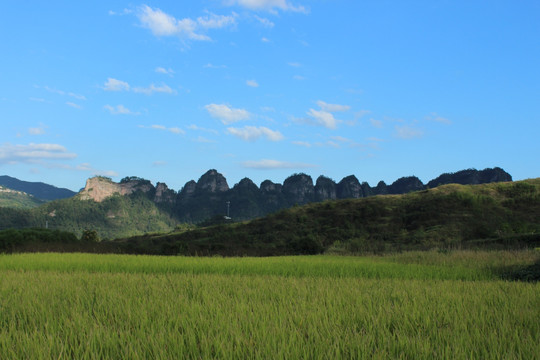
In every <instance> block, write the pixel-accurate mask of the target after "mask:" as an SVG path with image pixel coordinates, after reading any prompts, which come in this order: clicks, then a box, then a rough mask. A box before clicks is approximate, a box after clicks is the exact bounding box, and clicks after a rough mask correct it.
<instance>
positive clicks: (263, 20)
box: [255, 15, 275, 28]
mask: <svg viewBox="0 0 540 360" xmlns="http://www.w3.org/2000/svg"><path fill="white" fill-rule="evenodd" d="M255 19H257V21H258V22H259V23H260V24H261V25H262V26H264V27H267V28H273V27H274V25H275V24H274V23H273V22H272V21H270V20H268V19H267V18H262V17H260V16H257V15H255Z"/></svg>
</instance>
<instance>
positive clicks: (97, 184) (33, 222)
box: [0, 168, 512, 238]
mask: <svg viewBox="0 0 540 360" xmlns="http://www.w3.org/2000/svg"><path fill="white" fill-rule="evenodd" d="M2 178H5V177H2ZM511 180H512V177H511V176H510V174H508V173H507V172H505V171H504V170H503V169H501V168H492V169H484V170H481V171H479V170H475V169H468V170H462V171H458V172H456V173H446V174H442V175H441V176H439V177H437V178H435V179H433V180H431V181H429V182H428V183H427V184H423V183H422V181H420V179H418V178H417V177H415V176H409V177H403V178H400V179H398V180H396V181H395V182H393V183H392V184H390V185H387V184H385V183H384V182H382V181H381V182H379V183H378V184H377V186H375V187H371V186H370V185H369V184H368V183H367V182H362V183H360V181H359V180H358V179H357V178H356V176H354V175H350V176H347V177H345V178H343V179H342V180H340V181H339V182H335V181H334V180H332V179H330V178H328V177H325V176H319V177H318V178H317V180H316V181H315V183H314V182H313V179H312V178H311V177H310V176H309V175H306V174H294V175H291V176H289V177H288V178H287V179H285V181H284V182H283V184H279V183H273V182H271V181H270V180H265V181H263V182H262V183H261V184H260V186H257V185H255V184H254V183H253V181H251V180H250V179H248V178H244V179H242V180H241V181H240V182H238V183H237V184H235V185H234V186H233V187H229V185H228V183H227V180H226V179H225V177H224V176H223V175H222V174H220V173H219V172H218V171H216V170H213V169H212V170H209V171H207V172H206V173H205V174H203V175H202V176H201V177H200V178H199V179H198V181H194V180H191V181H189V182H187V183H186V184H185V186H184V187H183V188H182V189H181V190H180V191H178V192H176V191H175V190H172V189H169V188H168V187H167V185H166V184H164V183H160V182H158V183H157V184H156V185H155V186H154V185H153V184H152V183H151V182H150V181H149V180H145V179H142V178H139V177H126V178H124V179H122V180H121V181H120V182H119V183H116V182H114V181H112V180H111V179H109V178H106V177H99V176H98V177H93V178H90V179H88V180H87V182H86V186H85V187H84V189H82V190H81V191H80V192H79V193H77V194H75V193H73V195H72V196H71V197H69V198H64V199H57V200H54V201H49V202H46V203H44V204H42V205H39V206H37V207H35V208H33V209H12V208H7V207H0V229H3V228H10V227H15V228H20V227H32V226H34V227H45V226H48V227H51V228H55V229H60V230H66V231H71V232H74V233H75V234H78V235H80V234H81V233H82V232H83V230H85V229H95V230H96V231H98V233H99V235H100V237H102V238H115V237H126V236H130V235H137V234H143V233H149V232H166V231H170V230H172V229H174V228H175V227H176V226H178V225H179V224H185V223H191V224H199V223H201V222H204V221H208V219H213V218H215V219H223V216H224V215H228V216H229V217H231V218H232V219H233V221H243V220H250V219H254V218H260V217H263V216H266V215H268V214H271V213H275V212H277V211H279V210H281V209H285V208H290V207H294V206H296V205H304V204H308V203H313V202H322V201H325V200H339V199H358V198H364V197H371V196H375V195H394V194H405V193H409V192H413V191H419V190H425V189H428V188H432V187H436V186H439V185H443V184H449V183H458V184H469V185H470V184H482V183H492V182H504V181H511ZM20 183H26V182H20ZM20 183H19V184H20ZM26 184H28V183H26ZM33 184H42V183H33ZM40 186H41V187H42V185H40ZM38 188H39V187H38ZM48 189H49V190H51V188H48ZM27 190H28V192H29V193H30V191H33V190H32V189H27ZM60 190H65V189H60ZM61 193H62V194H64V195H67V194H68V193H66V192H61ZM41 196H43V195H41ZM62 196H63V195H62Z"/></svg>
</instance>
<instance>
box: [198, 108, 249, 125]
mask: <svg viewBox="0 0 540 360" xmlns="http://www.w3.org/2000/svg"><path fill="white" fill-rule="evenodd" d="M204 108H205V109H206V111H208V113H209V114H210V116H212V117H213V118H216V119H219V120H221V122H222V123H223V124H225V125H228V124H231V123H234V122H237V121H241V120H247V119H249V118H250V116H251V114H250V113H249V112H248V111H247V110H244V109H234V108H231V107H229V106H228V105H225V104H208V105H206V106H205V107H204Z"/></svg>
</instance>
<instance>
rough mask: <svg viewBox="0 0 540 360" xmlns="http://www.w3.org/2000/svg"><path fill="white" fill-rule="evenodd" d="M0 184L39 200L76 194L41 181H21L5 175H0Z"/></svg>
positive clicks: (64, 197)
mask: <svg viewBox="0 0 540 360" xmlns="http://www.w3.org/2000/svg"><path fill="white" fill-rule="evenodd" d="M0 185H1V186H5V187H7V188H9V189H12V190H17V191H23V192H25V193H27V194H30V195H33V196H34V197H36V198H38V199H41V200H57V199H66V198H70V197H72V196H74V195H75V194H76V193H75V192H74V191H71V190H69V189H63V188H57V187H56V186H52V185H49V184H45V183H42V182H29V181H22V180H19V179H16V178H14V177H11V176H7V175H2V176H0Z"/></svg>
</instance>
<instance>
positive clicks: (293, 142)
mask: <svg viewBox="0 0 540 360" xmlns="http://www.w3.org/2000/svg"><path fill="white" fill-rule="evenodd" d="M291 143H292V144H294V145H298V146H304V147H311V143H309V142H307V141H292V142H291Z"/></svg>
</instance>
